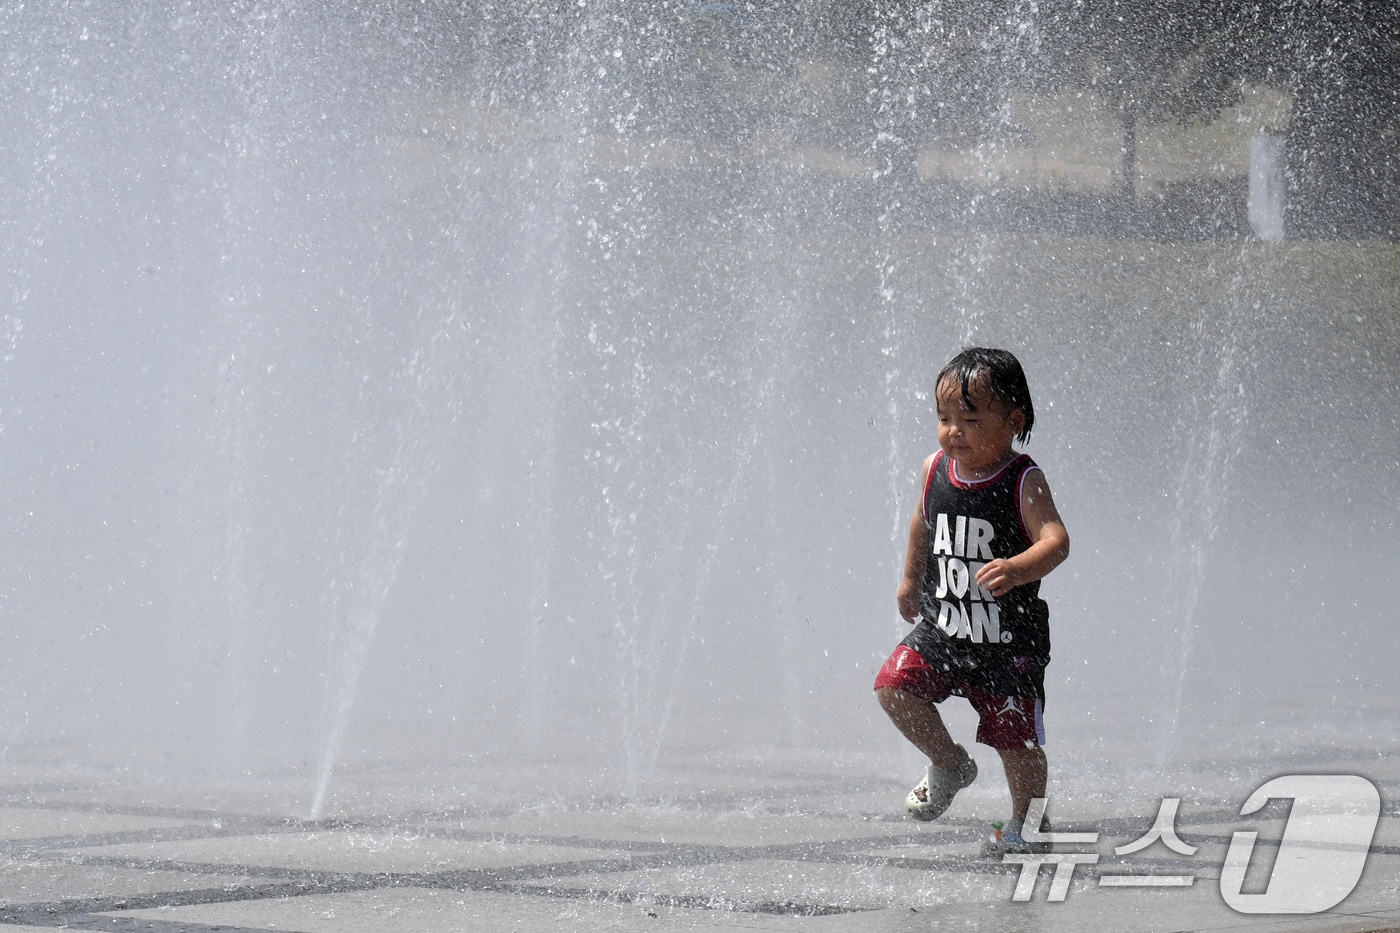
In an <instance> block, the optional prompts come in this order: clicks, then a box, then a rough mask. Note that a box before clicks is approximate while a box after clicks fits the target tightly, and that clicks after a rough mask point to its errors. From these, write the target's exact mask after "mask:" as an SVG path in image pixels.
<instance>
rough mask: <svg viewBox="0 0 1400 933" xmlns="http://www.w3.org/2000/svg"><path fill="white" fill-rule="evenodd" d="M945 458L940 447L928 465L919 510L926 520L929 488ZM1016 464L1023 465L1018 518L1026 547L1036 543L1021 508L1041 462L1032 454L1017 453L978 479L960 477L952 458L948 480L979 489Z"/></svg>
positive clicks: (1017, 486) (1017, 488)
mask: <svg viewBox="0 0 1400 933" xmlns="http://www.w3.org/2000/svg"><path fill="white" fill-rule="evenodd" d="M942 459H943V448H941V447H940V448H939V449H938V450H936V451H934V453H933V462H932V463H930V464H929V465H928V476H926V477H924V494H923V495H922V496H920V497H919V511H920V512H922V513H923V516H924V521H928V520H929V515H928V490H929V487H930V486H932V485H933V474H934V473H937V472H938V463H939V461H941V460H942ZM1014 466H1020V467H1021V476H1020V478H1019V479H1017V480H1016V520H1017V521H1018V522H1020V523H1021V537H1022V538H1024V539H1025V544H1026V547H1030V546H1031V545H1032V544H1035V539H1034V538H1032V537H1031V530H1030V529H1029V528H1027V527H1026V515H1025V512H1024V511H1023V510H1022V508H1021V503H1022V501H1023V494H1024V493H1025V488H1026V477H1027V476H1029V475H1030V472H1031V471H1032V470H1039V469H1040V464H1038V463H1035V462H1034V461H1032V460H1031V457H1030V454H1017V455H1016V456H1014V457H1012V458H1011V459H1010V460H1008V461H1006V463H1005V464H1003V466H1002V468H1001V469H999V470H997V471H996V472H995V473H993V474H992V475H991V476H988V477H987V478H985V479H978V480H960V479H958V462H957V461H956V460H952V461H950V462H949V464H948V482H949V483H952V484H953V486H954V487H955V488H957V489H979V488H981V487H983V486H986V485H988V484H989V483H995V482H996V481H997V480H998V479H1000V478H1001V475H1002V474H1003V473H1005V472H1006V471H1007V470H1009V469H1011V468H1012V467H1014ZM1041 472H1042V473H1043V472H1044V471H1043V470H1041Z"/></svg>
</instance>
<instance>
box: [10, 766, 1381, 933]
mask: <svg viewBox="0 0 1400 933" xmlns="http://www.w3.org/2000/svg"><path fill="white" fill-rule="evenodd" d="M53 770H54V769H53V768H51V767H48V768H46V767H45V766H43V765H35V764H30V765H13V766H10V767H8V768H7V769H0V774H3V776H4V778H5V780H4V781H3V782H0V827H3V842H0V845H3V852H0V928H3V929H11V928H13V929H19V928H34V927H40V928H67V929H87V930H113V931H126V930H149V931H156V933H175V931H209V930H222V931H232V933H237V931H247V930H280V931H287V930H292V931H303V933H322V931H326V933H330V931H356V930H381V929H393V930H399V931H442V930H473V931H487V933H493V931H504V930H579V931H595V930H598V931H601V930H620V931H642V930H665V929H702V930H772V931H799V930H800V931H813V933H821V931H831V933H844V931H872V933H882V931H891V933H893V931H923V930H933V931H941V930H968V931H984V930H988V931H990V930H995V931H999V933H1004V931H1027V933H1029V931H1042V933H1057V931H1077V930H1114V931H1120V933H1132V931H1187V930H1196V931H1215V930H1219V931H1226V930H1231V931H1233V930H1240V931H1268V933H1284V931H1293V930H1296V931H1299V933H1305V931H1332V933H1363V931H1383V930H1400V813H1397V807H1396V805H1395V803H1394V802H1393V798H1394V797H1395V796H1396V795H1395V791H1396V790H1397V788H1400V781H1397V780H1396V777H1397V776H1400V772H1396V769H1395V768H1393V767H1390V768H1389V769H1388V771H1386V773H1378V771H1377V769H1376V768H1372V770H1371V772H1370V773H1368V774H1367V777H1368V780H1370V781H1371V782H1372V783H1374V784H1375V785H1376V786H1377V787H1378V788H1379V789H1380V793H1381V797H1382V801H1383V803H1382V816H1381V820H1380V823H1379V825H1378V828H1377V831H1376V833H1375V837H1374V840H1373V842H1372V844H1371V846H1370V849H1369V854H1368V855H1367V857H1366V868H1365V872H1364V874H1363V875H1362V877H1361V880H1360V882H1359V883H1358V884H1357V885H1356V887H1355V889H1354V890H1353V891H1352V893H1351V895H1350V896H1349V897H1347V898H1346V899H1345V900H1344V901H1343V902H1342V903H1341V904H1339V905H1338V906H1336V907H1334V908H1332V909H1330V910H1327V911H1325V912H1322V913H1317V914H1309V915H1302V916H1293V915H1278V914H1268V913H1266V914H1244V913H1239V912H1236V911H1235V910H1233V909H1231V908H1230V907H1229V906H1227V905H1226V903H1225V902H1224V900H1223V898H1222V895H1221V883H1220V880H1219V879H1220V874H1221V866H1222V864H1223V863H1224V860H1225V859H1224V856H1225V851H1226V849H1227V847H1228V846H1229V844H1230V842H1231V838H1232V833H1233V832H1235V831H1239V830H1244V829H1257V830H1258V831H1259V833H1260V837H1259V839H1260V841H1259V844H1258V851H1259V853H1261V854H1260V855H1259V856H1258V858H1257V861H1258V863H1259V864H1252V866H1251V871H1252V872H1253V873H1254V874H1253V876H1252V880H1250V881H1249V884H1250V885H1252V886H1253V890H1254V893H1261V892H1263V891H1266V890H1267V879H1268V876H1269V872H1270V871H1271V870H1272V869H1271V866H1270V864H1269V861H1270V858H1271V856H1270V855H1269V852H1270V851H1273V852H1276V851H1277V848H1278V845H1277V840H1278V838H1279V835H1280V829H1281V827H1282V826H1283V825H1284V822H1285V821H1286V820H1287V819H1288V818H1289V812H1288V809H1287V807H1286V806H1280V805H1278V804H1269V805H1268V806H1266V807H1265V808H1264V809H1263V810H1261V811H1259V812H1257V813H1255V814H1252V815H1251V816H1250V817H1247V818H1246V817H1241V816H1240V802H1239V801H1235V802H1217V803H1216V804H1214V805H1202V804H1200V803H1196V802H1193V801H1190V800H1183V801H1182V803H1181V804H1180V810H1179V812H1178V813H1177V814H1176V816H1175V819H1174V820H1172V821H1171V825H1173V826H1174V827H1175V830H1176V833H1177V835H1178V836H1179V838H1180V839H1181V840H1182V841H1183V843H1184V844H1185V845H1184V847H1185V848H1193V849H1194V851H1193V852H1192V853H1191V854H1189V855H1186V854H1179V853H1177V852H1173V851H1172V850H1171V849H1170V848H1168V847H1167V846H1166V845H1165V844H1164V842H1163V841H1161V840H1158V841H1156V842H1154V843H1152V844H1151V845H1149V846H1147V847H1145V848H1142V849H1140V850H1139V851H1137V852H1132V853H1128V854H1124V855H1118V854H1116V853H1115V851H1114V850H1115V848H1118V847H1123V846H1124V845H1125V844H1127V843H1131V842H1132V841H1133V840H1136V839H1139V838H1141V837H1143V836H1144V834H1145V833H1147V831H1148V829H1149V827H1150V826H1151V825H1152V824H1153V822H1154V816H1155V813H1154V812H1143V809H1142V807H1141V806H1139V807H1138V812H1137V815H1131V816H1124V815H1123V814H1124V813H1126V812H1130V811H1131V809H1132V808H1131V807H1130V806H1129V805H1128V804H1127V803H1125V802H1123V801H1118V802H1107V801H1104V800H1095V801H1091V802H1088V803H1086V804H1083V805H1081V807H1080V809H1078V810H1072V809H1069V808H1065V809H1064V810H1062V811H1058V812H1059V816H1057V829H1059V830H1061V831H1075V832H1080V833H1083V834H1085V835H1087V836H1089V837H1093V841H1092V842H1086V841H1078V842H1068V843H1067V842H1061V843H1060V844H1059V845H1058V846H1057V850H1056V851H1057V854H1073V855H1075V856H1076V858H1074V859H1063V860H1062V861H1065V862H1066V865H1065V866H1062V871H1063V875H1062V877H1061V884H1060V885H1059V886H1058V887H1059V890H1058V891H1057V884H1056V882H1055V872H1056V867H1055V865H1053V864H1052V865H1045V866H1042V867H1040V868H1039V869H1038V870H1035V873H1036V879H1037V880H1036V882H1035V885H1034V887H1033V888H1032V887H1030V882H1029V875H1026V876H1023V875H1022V872H1023V871H1028V872H1029V871H1032V869H1023V867H1022V866H1020V865H1015V864H1000V863H997V862H991V861H984V860H982V859H980V858H979V856H978V853H979V849H980V847H981V843H982V841H983V839H984V838H985V837H986V835H987V826H988V824H987V822H986V821H985V820H984V819H981V818H980V815H981V814H982V813H985V812H988V811H991V810H993V809H994V808H995V806H996V805H997V800H996V796H995V795H996V794H997V793H998V792H999V791H1004V788H1000V789H998V788H996V787H995V786H990V785H991V782H979V784H978V785H974V787H973V788H970V789H969V791H968V792H967V796H966V797H964V796H960V797H959V800H958V801H957V802H956V803H955V805H954V807H953V809H952V810H950V811H949V813H948V814H947V816H946V817H945V818H944V819H942V820H939V821H937V822H935V823H931V824H919V823H915V822H913V821H910V820H908V819H907V818H905V817H903V816H902V814H900V813H899V812H898V810H899V801H900V798H901V796H902V794H901V792H900V790H899V788H898V787H897V786H895V785H893V784H890V783H888V782H880V781H875V782H873V786H872V782H871V781H869V780H865V779H861V778H859V777H855V778H853V777H852V776H851V775H849V774H847V775H844V776H843V775H840V774H827V775H825V776H823V777H821V778H820V779H819V780H817V781H815V782H809V787H808V790H807V791H806V792H804V793H797V792H796V791H794V789H793V787H791V786H784V785H783V780H782V778H781V777H780V776H778V775H779V774H780V771H779V769H770V770H768V771H765V770H764V769H762V768H758V769H756V770H755V771H753V772H752V773H749V772H741V771H739V770H734V771H730V772H728V773H725V772H720V773H718V774H715V773H711V774H709V775H708V776H706V777H704V778H703V779H702V778H696V777H695V776H694V775H692V776H691V777H690V778H689V780H691V781H692V784H691V785H690V786H688V787H686V788H684V793H680V794H678V795H677V798H678V799H681V800H684V801H685V802H684V803H677V802H674V801H668V800H666V799H663V798H662V797H652V798H650V799H649V800H646V801H644V802H635V801H632V802H629V801H626V800H621V799H609V798H607V797H604V796H595V797H593V798H591V799H589V798H582V797H581V798H578V799H574V800H570V801H567V802H563V803H560V804H558V805H551V804H540V803H534V804H530V805H521V804H518V803H511V802H510V800H509V793H508V792H507V791H508V790H509V787H510V785H512V783H515V782H516V781H517V778H515V777H512V776H510V775H507V774H503V773H495V772H493V773H490V774H486V773H484V772H481V771H478V772H475V773H473V772H470V771H469V770H463V771H461V772H460V773H456V774H445V773H444V772H442V771H440V770H439V771H435V772H433V773H432V775H431V778H432V780H431V781H426V780H424V778H423V775H422V774H420V773H415V770H414V769H413V768H411V767H406V768H400V769H393V768H381V769H378V770H377V771H373V772H366V773H362V774H360V775H358V776H355V777H354V778H353V779H347V781H346V782H345V784H344V787H343V794H342V797H341V798H340V801H339V803H338V804H337V807H336V812H337V813H339V814H342V815H339V816H337V817H336V818H333V819H322V820H310V819H299V818H295V817H289V816H287V815H285V811H286V807H285V805H284V804H283V803H281V802H280V801H284V800H286V799H287V798H288V794H287V793H286V791H287V790H288V787H290V786H291V784H290V782H289V784H288V787H280V788H279V787H278V786H276V784H275V782H273V783H267V782H264V783H263V784H260V785H258V786H256V787H236V786H234V785H230V784H229V783H227V782H216V781H206V782H200V781H193V780H174V779H168V780H161V781H153V780H151V779H150V778H147V779H144V780H135V779H134V778H132V777H131V776H130V775H124V774H115V775H112V774H90V775H83V776H77V777H75V776H74V775H71V774H65V775H64V776H63V779H62V780H57V781H55V780H51V779H48V780H46V778H52V776H53V775H52V773H51V772H52V771H53ZM1315 770H1318V771H1323V770H1328V769H1320V768H1319V769H1315ZM1330 770H1333V771H1336V770H1338V769H1336V768H1334V769H1330ZM1391 772H1395V773H1391ZM694 782H699V783H694ZM982 783H988V784H989V786H987V787H981V784H982ZM427 784H431V785H432V789H431V791H425V790H424V787H425V786H426V785H427ZM487 784H490V785H491V786H490V787H489V788H486V785H487ZM516 786H519V785H518V784H516ZM450 787H458V788H484V789H483V790H481V792H479V793H477V792H471V793H469V792H466V791H465V790H464V791H461V792H459V793H457V794H456V795H455V796H454V795H453V794H451V793H448V792H445V791H444V788H450ZM356 788H359V791H358V796H357V791H356ZM1248 790H1249V789H1246V791H1245V793H1247V792H1248ZM1241 799H1242V798H1241ZM468 800H472V801H474V802H472V803H470V804H469V803H467V801H468ZM211 802H212V803H211ZM279 808H280V809H281V811H282V812H279ZM1149 809H1150V808H1149ZM1114 811H1117V812H1114ZM1125 878H1127V879H1129V880H1126V881H1125V880H1123V879H1125ZM1163 878H1166V879H1171V880H1168V881H1161V880H1160V879H1163ZM1114 879H1117V880H1114ZM1154 879H1156V880H1154ZM1065 882H1067V884H1065ZM1018 885H1019V886H1020V887H1021V889H1022V890H1021V892H1020V897H1019V898H1018ZM1242 890H1244V891H1246V892H1249V891H1250V890H1251V889H1250V888H1249V887H1248V886H1247V887H1246V888H1244V889H1242Z"/></svg>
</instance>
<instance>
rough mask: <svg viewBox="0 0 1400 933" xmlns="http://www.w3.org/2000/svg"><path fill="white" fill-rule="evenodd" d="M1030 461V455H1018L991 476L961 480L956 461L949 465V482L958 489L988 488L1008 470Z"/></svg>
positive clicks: (940, 451)
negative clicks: (988, 485)
mask: <svg viewBox="0 0 1400 933" xmlns="http://www.w3.org/2000/svg"><path fill="white" fill-rule="evenodd" d="M942 452H943V451H942V450H941V449H940V450H939V453H942ZM1029 459H1030V455H1029V454H1017V455H1016V456H1014V457H1012V458H1011V459H1010V460H1008V461H1006V462H1005V463H1004V464H1002V466H1001V469H999V470H997V471H996V472H995V473H993V474H992V475H991V476H986V477H983V478H982V479H959V478H958V462H957V461H956V460H954V461H953V462H952V463H950V464H948V482H950V483H952V484H953V485H954V486H955V487H957V488H958V489H977V488H979V487H982V486H986V485H987V484H989V483H995V482H996V481H997V480H998V479H999V478H1000V477H1001V474H1003V473H1005V472H1006V471H1007V470H1009V469H1011V468H1012V467H1013V466H1015V465H1016V464H1018V463H1020V462H1021V461H1022V460H1029Z"/></svg>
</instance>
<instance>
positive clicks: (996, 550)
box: [875, 347, 1069, 857]
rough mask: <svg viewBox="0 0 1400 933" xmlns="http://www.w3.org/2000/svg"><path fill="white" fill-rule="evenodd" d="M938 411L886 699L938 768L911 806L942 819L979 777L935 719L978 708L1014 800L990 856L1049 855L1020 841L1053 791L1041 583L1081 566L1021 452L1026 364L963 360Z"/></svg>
mask: <svg viewBox="0 0 1400 933" xmlns="http://www.w3.org/2000/svg"><path fill="white" fill-rule="evenodd" d="M936 397H937V402H938V446H939V448H940V449H939V450H938V451H937V452H935V453H934V454H933V455H932V456H930V457H929V458H928V459H927V460H926V461H924V469H923V477H922V489H923V497H922V499H921V502H920V507H919V510H918V511H917V512H915V514H914V518H913V521H911V522H910V523H909V551H908V556H907V557H906V559H905V563H904V579H903V580H902V581H900V584H899V593H898V599H899V614H900V615H901V616H903V617H904V618H905V620H907V621H909V622H913V623H917V624H916V625H915V626H914V629H913V631H911V632H910V633H909V636H908V637H907V638H905V639H904V641H902V642H900V644H899V645H898V646H897V647H896V648H895V650H894V653H893V654H891V655H890V657H889V659H888V660H887V661H886V662H885V664H884V667H882V668H881V669H880V673H879V675H878V676H877V677H876V678H875V694H876V696H877V697H878V698H879V701H880V706H881V707H883V708H884V710H885V712H886V713H887V714H889V717H890V719H891V720H893V722H894V724H895V726H897V727H898V728H899V730H900V732H902V733H903V734H904V736H905V738H907V739H909V741H910V742H912V743H914V746H915V747H916V748H918V749H919V751H921V752H923V753H924V754H925V755H927V756H928V757H929V762H930V764H929V768H928V774H927V775H926V776H925V778H924V779H923V780H922V781H921V782H919V784H918V786H916V787H915V788H914V790H913V791H911V792H910V794H909V797H908V799H907V800H906V806H907V807H908V809H909V812H910V813H911V814H913V815H914V816H915V817H917V818H918V819H921V820H932V819H936V818H937V817H938V816H940V815H941V814H942V813H943V812H944V811H945V810H947V809H948V807H949V805H951V804H952V802H953V796H954V795H955V794H956V793H957V792H958V791H959V790H961V789H963V788H964V787H966V786H967V785H969V784H971V783H972V781H973V779H974V778H976V777H977V764H976V762H974V761H973V760H972V759H971V758H970V757H968V754H967V751H966V750H964V749H963V747H962V746H961V745H959V744H957V743H955V742H954V741H953V739H952V737H951V736H949V734H948V729H947V727H946V726H944V724H943V717H942V716H940V715H939V713H938V707H937V705H936V704H938V703H941V702H943V701H944V700H946V699H947V698H948V697H950V696H954V695H956V696H962V697H966V698H967V699H968V701H969V702H971V704H972V706H973V708H974V709H976V710H977V713H978V716H979V720H978V725H977V741H978V742H981V743H983V744H985V745H990V746H992V747H993V748H995V749H996V750H997V752H998V754H1000V755H1001V760H1002V765H1003V767H1004V768H1005V770H1006V783H1007V786H1008V788H1009V789H1010V791H1011V820H1010V822H1009V823H1007V824H1006V826H1005V829H1004V832H1003V833H1002V834H1001V840H1000V842H998V843H992V844H989V845H988V848H987V849H984V852H983V854H984V855H987V856H992V857H998V856H999V855H1000V854H1001V853H1004V852H1030V851H1042V850H1044V849H1045V848H1048V847H1047V846H1045V845H1044V843H1037V844H1035V845H1032V844H1031V843H1028V842H1026V841H1023V839H1022V837H1021V829H1022V824H1023V823H1024V821H1025V818H1026V810H1027V808H1028V806H1029V804H1030V802H1031V800H1033V799H1034V798H1037V797H1044V796H1045V785H1046V763H1045V752H1044V750H1043V749H1042V748H1041V746H1042V745H1043V744H1044V742H1045V731H1044V723H1043V721H1042V719H1041V716H1042V711H1043V707H1044V704H1045V681H1044V671H1045V665H1046V663H1048V662H1049V660H1050V627H1049V615H1050V614H1049V609H1048V608H1047V606H1046V605H1045V602H1044V601H1043V600H1042V599H1040V596H1039V591H1040V582H1039V581H1040V578H1041V577H1043V576H1045V575H1046V574H1048V573H1049V572H1050V571H1052V570H1054V569H1055V568H1056V567H1058V566H1059V565H1060V563H1061V562H1062V561H1063V560H1064V559H1065V557H1067V556H1068V555H1069V533H1068V532H1067V531H1066V530H1065V526H1064V523H1063V522H1062V521H1061V520H1060V515H1059V513H1058V512H1057V511H1056V510H1055V502H1054V500H1053V499H1051V497H1050V487H1049V486H1048V485H1046V482H1045V476H1044V474H1043V473H1042V472H1041V470H1040V468H1039V467H1038V466H1036V465H1035V462H1034V461H1032V460H1031V458H1030V457H1028V456H1026V455H1025V454H1018V453H1017V452H1016V451H1015V450H1014V449H1013V448H1012V442H1013V441H1019V442H1021V443H1023V444H1024V443H1025V442H1026V440H1027V439H1028V438H1029V437H1030V433H1031V427H1032V426H1033V425H1034V423H1035V409H1034V407H1033V406H1032V405H1031V394H1030V389H1029V387H1028V386H1027V385H1026V374H1025V372H1024V371H1023V370H1022V369H1021V364H1020V362H1019V361H1017V359H1016V357H1015V356H1013V355H1012V354H1010V353H1008V352H1007V351H1005V350H991V349H983V348H977V347H974V348H970V349H967V350H964V351H963V352H962V353H959V354H958V355H957V356H956V357H954V358H953V360H952V361H951V362H949V363H948V365H947V366H945V367H944V368H943V371H942V372H941V373H939V374H938V382H937V387H936ZM1041 828H1042V830H1044V828H1045V826H1042V827H1041ZM993 850H995V851H993Z"/></svg>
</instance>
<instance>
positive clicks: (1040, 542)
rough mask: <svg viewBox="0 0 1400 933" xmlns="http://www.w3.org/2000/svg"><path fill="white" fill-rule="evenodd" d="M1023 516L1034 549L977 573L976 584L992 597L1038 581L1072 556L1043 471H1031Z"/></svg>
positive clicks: (1023, 497) (1023, 496)
mask: <svg viewBox="0 0 1400 933" xmlns="http://www.w3.org/2000/svg"><path fill="white" fill-rule="evenodd" d="M1021 517H1022V518H1023V519H1024V520H1025V522H1026V530H1027V531H1028V532H1030V535H1031V542H1032V543H1031V546H1030V547H1028V548H1026V549H1025V550H1024V551H1022V552H1021V553H1019V554H1017V555H1016V556H1015V557H1009V558H1006V559H1002V558H997V559H996V560H994V561H991V562H990V563H988V564H987V565H986V566H984V567H983V568H982V569H981V570H979V571H978V572H977V582H978V583H979V584H981V585H982V586H983V587H985V588H986V589H988V590H990V591H991V593H992V595H993V596H1002V595H1004V594H1006V593H1008V592H1010V591H1011V590H1012V589H1014V588H1015V587H1018V586H1020V585H1021V584H1023V583H1031V582H1034V581H1036V580H1039V579H1040V578H1041V577H1043V576H1045V575H1046V574H1048V573H1049V572H1050V571H1052V570H1054V569H1055V568H1056V567H1058V566H1060V564H1061V563H1063V562H1064V559H1065V558H1066V557H1068V556H1069V532H1068V531H1066V530H1065V523H1064V522H1063V521H1061V520H1060V513H1059V511H1058V510H1057V509H1056V508H1055V500H1054V499H1053V498H1051V496H1050V486H1049V484H1048V483H1046V482H1045V474H1044V473H1043V472H1041V471H1040V470H1034V471H1032V472H1031V474H1030V475H1029V476H1027V477H1026V482H1025V485H1024V486H1023V487H1022V489H1021Z"/></svg>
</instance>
